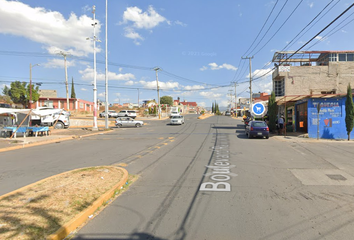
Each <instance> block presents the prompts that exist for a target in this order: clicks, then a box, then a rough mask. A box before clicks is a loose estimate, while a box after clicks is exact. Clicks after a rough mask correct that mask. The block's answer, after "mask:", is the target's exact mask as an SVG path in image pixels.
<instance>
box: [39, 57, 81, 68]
mask: <svg viewBox="0 0 354 240" xmlns="http://www.w3.org/2000/svg"><path fill="white" fill-rule="evenodd" d="M41 65H42V66H44V67H45V68H64V59H59V58H53V59H49V60H48V61H47V62H46V63H43V64H41ZM75 65H76V64H75V60H72V61H69V60H66V66H67V68H69V67H74V66H75Z"/></svg>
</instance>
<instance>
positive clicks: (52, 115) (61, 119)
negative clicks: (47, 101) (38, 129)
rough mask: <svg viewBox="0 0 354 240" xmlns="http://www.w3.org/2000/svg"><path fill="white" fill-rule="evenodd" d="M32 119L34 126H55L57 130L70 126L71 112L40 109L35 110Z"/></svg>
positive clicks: (47, 108) (48, 108) (46, 108)
mask: <svg viewBox="0 0 354 240" xmlns="http://www.w3.org/2000/svg"><path fill="white" fill-rule="evenodd" d="M30 119H31V123H32V125H33V126H35V125H38V126H54V128H56V129H62V128H68V127H69V126H70V112H67V111H65V110H64V109H56V108H50V107H39V108H36V109H33V111H32V114H31V116H30Z"/></svg>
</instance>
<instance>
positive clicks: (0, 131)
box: [0, 108, 49, 138]
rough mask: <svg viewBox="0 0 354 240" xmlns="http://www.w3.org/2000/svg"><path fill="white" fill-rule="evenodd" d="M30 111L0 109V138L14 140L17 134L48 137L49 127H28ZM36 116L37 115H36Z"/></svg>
mask: <svg viewBox="0 0 354 240" xmlns="http://www.w3.org/2000/svg"><path fill="white" fill-rule="evenodd" d="M32 114H34V113H33V112H32V109H15V108H0V136H1V137H5V138H6V137H9V138H16V137H17V134H21V135H23V137H26V136H33V135H35V136H36V137H37V135H38V133H44V134H45V135H48V132H49V127H46V126H30V116H31V115H32ZM36 114H38V113H36Z"/></svg>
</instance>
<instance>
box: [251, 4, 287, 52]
mask: <svg viewBox="0 0 354 240" xmlns="http://www.w3.org/2000/svg"><path fill="white" fill-rule="evenodd" d="M287 3H288V0H286V2H285V3H284V4H283V6H282V7H281V9H280V10H279V12H278V14H277V16H276V17H275V19H274V20H273V22H272V23H271V25H270V26H269V27H268V29H267V31H266V32H265V33H264V34H263V37H262V38H261V40H259V41H258V43H257V45H256V46H255V47H254V48H253V49H252V50H251V52H250V54H249V55H251V53H252V52H253V51H254V50H255V49H256V48H257V47H258V45H259V44H260V43H261V42H262V40H263V39H264V38H265V36H266V35H267V33H268V32H269V30H270V29H271V27H272V26H273V24H274V23H275V21H276V20H277V19H278V17H279V15H280V13H281V12H282V11H283V9H284V7H285V5H286V4H287Z"/></svg>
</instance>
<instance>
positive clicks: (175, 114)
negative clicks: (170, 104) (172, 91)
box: [170, 111, 180, 118]
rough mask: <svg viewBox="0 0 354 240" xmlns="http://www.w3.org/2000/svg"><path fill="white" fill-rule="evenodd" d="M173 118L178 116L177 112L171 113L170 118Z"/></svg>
mask: <svg viewBox="0 0 354 240" xmlns="http://www.w3.org/2000/svg"><path fill="white" fill-rule="evenodd" d="M173 116H180V114H179V112H176V111H172V112H171V115H170V117H171V118H172V117H173Z"/></svg>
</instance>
